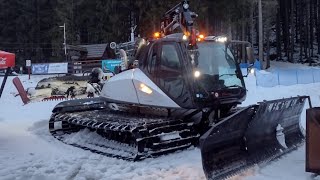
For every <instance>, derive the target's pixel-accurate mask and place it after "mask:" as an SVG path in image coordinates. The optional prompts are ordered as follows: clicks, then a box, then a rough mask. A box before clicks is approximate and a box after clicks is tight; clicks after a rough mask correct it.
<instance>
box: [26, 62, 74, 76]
mask: <svg viewBox="0 0 320 180" xmlns="http://www.w3.org/2000/svg"><path fill="white" fill-rule="evenodd" d="M64 73H68V63H43V64H32V74H64Z"/></svg>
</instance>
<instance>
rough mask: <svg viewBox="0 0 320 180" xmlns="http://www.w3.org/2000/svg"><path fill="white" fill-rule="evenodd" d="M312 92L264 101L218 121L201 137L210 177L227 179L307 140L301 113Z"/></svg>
mask: <svg viewBox="0 0 320 180" xmlns="http://www.w3.org/2000/svg"><path fill="white" fill-rule="evenodd" d="M306 99H309V97H308V96H303V97H293V98H287V99H278V100H273V101H264V102H260V103H258V104H257V105H252V106H249V107H246V108H244V109H242V110H240V111H238V112H236V113H235V114H233V115H231V116H229V117H227V118H226V119H224V120H223V121H221V122H220V123H218V124H216V125H214V126H213V127H212V128H211V129H210V130H209V131H207V132H206V133H205V134H204V135H203V136H202V137H201V138H200V148H201V156H202V165H203V169H204V172H205V175H206V177H207V179H224V178H227V177H229V176H231V175H233V174H237V173H238V172H239V171H242V170H244V169H246V168H249V167H252V166H253V165H255V164H260V163H263V162H269V161H271V160H273V159H274V158H277V157H279V156H280V155H282V154H284V153H286V152H289V151H291V150H293V149H295V148H296V147H298V146H299V145H301V144H302V143H303V142H304V135H303V133H302V132H301V129H300V124H299V122H300V115H301V113H302V110H303V108H304V104H305V101H306Z"/></svg>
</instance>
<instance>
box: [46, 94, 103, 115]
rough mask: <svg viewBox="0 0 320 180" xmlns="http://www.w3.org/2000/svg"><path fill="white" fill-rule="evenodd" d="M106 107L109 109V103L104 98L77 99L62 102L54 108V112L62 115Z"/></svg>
mask: <svg viewBox="0 0 320 180" xmlns="http://www.w3.org/2000/svg"><path fill="white" fill-rule="evenodd" d="M106 107H107V101H106V100H105V99H104V98H102V97H98V98H86V99H76V100H70V101H64V102H61V103H59V104H57V105H56V106H55V107H54V108H53V110H52V112H53V113H62V112H75V111H86V110H96V109H104V108H106Z"/></svg>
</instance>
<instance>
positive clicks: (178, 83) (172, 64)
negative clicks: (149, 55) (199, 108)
mask: <svg viewBox="0 0 320 180" xmlns="http://www.w3.org/2000/svg"><path fill="white" fill-rule="evenodd" d="M159 45H160V49H159V50H160V52H159V54H158V58H157V67H156V71H157V73H156V84H157V85H158V86H159V87H160V89H162V90H163V91H164V92H165V93H166V94H167V95H168V96H169V97H170V98H171V99H172V100H173V101H175V102H176V103H177V104H178V105H179V106H181V107H184V108H192V99H191V95H190V94H191V93H190V88H189V86H188V84H187V81H188V79H187V77H188V73H187V71H186V70H187V69H188V68H187V65H188V62H187V60H186V59H185V58H184V57H185V56H183V54H182V53H186V52H182V48H180V47H179V46H180V45H181V44H179V43H177V42H162V43H161V44H159Z"/></svg>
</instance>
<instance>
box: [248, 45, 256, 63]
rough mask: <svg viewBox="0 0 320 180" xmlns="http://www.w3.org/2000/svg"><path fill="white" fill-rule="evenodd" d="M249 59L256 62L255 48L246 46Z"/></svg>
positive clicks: (250, 61)
mask: <svg viewBox="0 0 320 180" xmlns="http://www.w3.org/2000/svg"><path fill="white" fill-rule="evenodd" d="M246 51H247V56H248V61H249V63H250V64H252V63H254V54H253V48H252V47H246Z"/></svg>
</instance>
